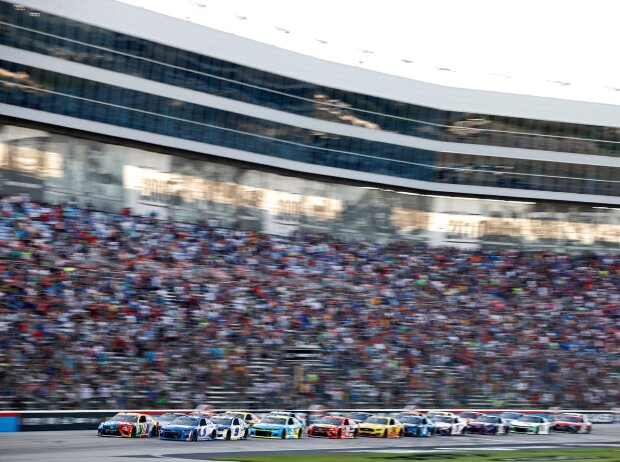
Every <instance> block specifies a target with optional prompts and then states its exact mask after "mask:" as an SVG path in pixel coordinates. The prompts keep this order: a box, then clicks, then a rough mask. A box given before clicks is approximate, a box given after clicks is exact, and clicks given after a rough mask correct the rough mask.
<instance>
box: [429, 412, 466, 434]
mask: <svg viewBox="0 0 620 462" xmlns="http://www.w3.org/2000/svg"><path fill="white" fill-rule="evenodd" d="M433 422H435V426H436V430H435V433H436V434H437V435H442V436H452V435H464V434H465V428H466V427H467V422H465V420H463V419H461V418H460V417H457V416H455V415H454V414H452V415H437V414H436V415H435V416H434V417H433Z"/></svg>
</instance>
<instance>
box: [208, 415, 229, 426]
mask: <svg viewBox="0 0 620 462" xmlns="http://www.w3.org/2000/svg"><path fill="white" fill-rule="evenodd" d="M211 421H212V422H213V423H214V424H218V425H232V419H225V418H222V417H219V418H217V417H216V418H215V419H211Z"/></svg>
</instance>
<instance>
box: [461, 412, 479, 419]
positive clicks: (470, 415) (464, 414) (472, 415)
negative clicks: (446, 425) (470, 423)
mask: <svg viewBox="0 0 620 462" xmlns="http://www.w3.org/2000/svg"><path fill="white" fill-rule="evenodd" d="M459 417H462V418H464V419H475V418H476V417H478V414H476V413H475V412H461V413H460V414H459Z"/></svg>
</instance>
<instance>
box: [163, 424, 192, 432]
mask: <svg viewBox="0 0 620 462" xmlns="http://www.w3.org/2000/svg"><path fill="white" fill-rule="evenodd" d="M162 429H165V430H172V431H187V430H193V429H194V427H192V426H191V425H165V426H163V427H162Z"/></svg>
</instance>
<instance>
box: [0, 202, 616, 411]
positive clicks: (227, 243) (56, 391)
mask: <svg viewBox="0 0 620 462" xmlns="http://www.w3.org/2000/svg"><path fill="white" fill-rule="evenodd" d="M0 275H1V276H2V279H1V282H0V342H1V345H2V348H1V349H0V385H1V386H0V389H1V390H3V393H4V394H3V395H1V396H0V402H1V403H2V404H1V406H2V407H4V408H7V409H27V408H36V409H43V408H71V407H80V408H87V409H90V408H93V407H102V408H109V407H120V408H139V407H145V406H147V405H148V406H155V407H167V406H170V405H173V406H174V407H193V406H195V405H196V404H202V403H197V402H196V401H197V400H202V399H205V398H204V397H203V396H206V397H207V398H206V399H208V396H209V392H210V390H211V389H212V388H213V387H224V388H225V389H228V390H230V391H231V392H233V395H234V397H239V399H241V398H242V397H247V398H248V399H251V400H252V401H253V402H254V403H256V406H277V407H300V406H307V405H309V404H311V403H312V402H316V401H317V400H318V401H322V402H323V403H324V404H326V405H330V406H333V405H338V406H348V405H352V404H353V405H357V404H359V403H364V402H368V403H374V404H376V405H381V406H387V407H399V406H405V405H406V404H407V403H410V402H419V403H426V405H427V406H467V405H471V404H472V403H474V404H475V403H476V402H477V401H476V400H480V399H486V400H487V402H488V403H491V402H494V403H500V402H501V403H506V404H510V403H512V402H517V401H518V402H519V403H521V404H524V403H525V404H530V405H543V406H551V405H557V406H562V407H569V408H584V407H585V408H587V407H599V406H605V407H611V406H614V405H618V399H619V396H618V390H620V383H619V377H620V359H619V356H618V351H619V349H618V348H619V345H620V342H619V340H620V330H619V321H620V265H619V261H618V257H613V256H603V257H600V256H596V255H583V256H579V257H576V256H569V255H562V254H553V253H549V252H543V251H540V252H533V253H529V254H521V253H519V252H511V251H491V250H481V251H461V250H456V249H448V248H439V249H437V248H436V249H430V248H426V247H424V246H421V245H411V244H402V243H393V244H384V245H380V244H376V243H371V242H358V243H345V242H342V241H339V240H337V239H335V238H333V237H330V236H324V235H312V234H305V233H297V234H295V235H293V236H291V237H290V238H283V237H276V236H267V235H262V234H259V233H255V232H247V231H240V230H236V229H224V228H220V227H218V224H217V222H216V221H211V222H210V223H209V224H201V225H190V224H183V223H171V222H165V221H158V220H156V219H155V217H153V216H149V217H140V216H135V215H133V214H132V213H131V211H130V210H124V211H123V213H122V214H119V215H109V214H103V213H98V212H95V211H93V210H91V209H90V208H87V209H84V210H82V209H79V208H78V207H77V206H75V205H73V204H66V205H56V206H49V205H45V204H37V203H34V202H31V201H29V200H28V198H27V197H24V196H20V197H14V198H7V199H3V200H1V201H0ZM296 344H299V345H308V344H310V345H319V346H320V348H321V350H320V351H321V357H320V358H319V362H318V363H315V364H313V365H307V367H306V372H305V374H306V375H305V376H302V377H301V379H300V380H302V382H301V385H300V386H295V384H293V383H292V373H291V372H290V370H289V369H288V366H287V365H286V364H285V363H283V362H280V363H279V364H278V361H279V360H280V359H281V358H283V356H284V351H285V350H286V349H287V348H288V347H290V346H293V345H296ZM270 361H271V362H270ZM265 363H270V364H272V366H264V364H265ZM261 364H263V365H261ZM261 379H262V380H261ZM265 379H266V380H265Z"/></svg>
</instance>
